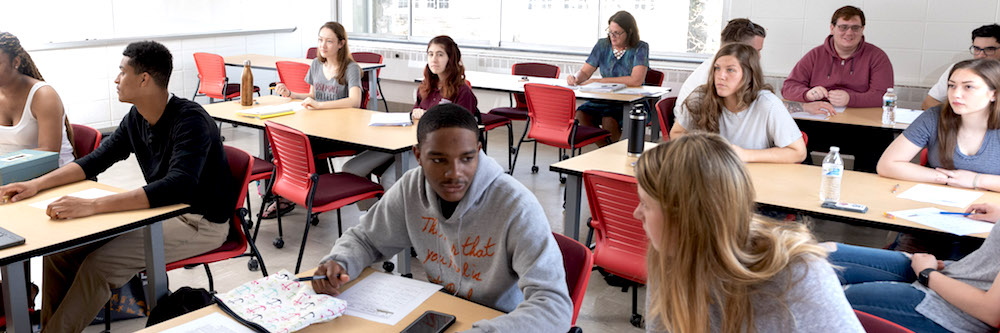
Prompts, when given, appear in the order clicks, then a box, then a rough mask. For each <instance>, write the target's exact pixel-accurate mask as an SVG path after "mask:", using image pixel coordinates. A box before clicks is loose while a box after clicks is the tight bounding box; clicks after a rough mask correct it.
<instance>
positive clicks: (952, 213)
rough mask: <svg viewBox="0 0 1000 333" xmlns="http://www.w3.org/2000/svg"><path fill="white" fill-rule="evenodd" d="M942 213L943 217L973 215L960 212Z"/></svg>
mask: <svg viewBox="0 0 1000 333" xmlns="http://www.w3.org/2000/svg"><path fill="white" fill-rule="evenodd" d="M940 213H941V215H962V216H969V215H972V213H959V212H940Z"/></svg>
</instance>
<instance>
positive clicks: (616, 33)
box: [604, 28, 627, 38]
mask: <svg viewBox="0 0 1000 333" xmlns="http://www.w3.org/2000/svg"><path fill="white" fill-rule="evenodd" d="M604 31H607V32H608V36H611V37H615V38H618V37H621V36H625V34H626V33H627V32H624V31H611V29H610V28H608V29H604Z"/></svg>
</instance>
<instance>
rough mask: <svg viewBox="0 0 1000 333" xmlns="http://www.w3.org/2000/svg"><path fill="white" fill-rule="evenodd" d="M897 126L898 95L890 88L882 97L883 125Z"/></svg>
mask: <svg viewBox="0 0 1000 333" xmlns="http://www.w3.org/2000/svg"><path fill="white" fill-rule="evenodd" d="M895 124H896V93H895V92H893V91H892V88H889V89H887V90H886V91H885V95H882V125H895Z"/></svg>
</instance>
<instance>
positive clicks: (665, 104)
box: [656, 97, 677, 141]
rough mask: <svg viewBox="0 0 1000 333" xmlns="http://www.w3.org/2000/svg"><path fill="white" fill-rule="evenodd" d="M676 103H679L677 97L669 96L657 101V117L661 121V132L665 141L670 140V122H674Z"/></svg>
mask: <svg viewBox="0 0 1000 333" xmlns="http://www.w3.org/2000/svg"><path fill="white" fill-rule="evenodd" d="M675 104H677V97H667V98H664V99H661V100H660V101H659V102H656V115H657V117H656V118H657V119H658V120H659V121H660V133H661V134H663V141H667V140H670V123H673V122H674V105H675Z"/></svg>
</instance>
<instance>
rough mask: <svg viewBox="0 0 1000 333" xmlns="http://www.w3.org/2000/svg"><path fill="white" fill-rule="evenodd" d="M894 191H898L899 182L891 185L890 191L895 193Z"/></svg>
mask: <svg viewBox="0 0 1000 333" xmlns="http://www.w3.org/2000/svg"><path fill="white" fill-rule="evenodd" d="M896 191H899V184H896V186H893V187H892V193H896Z"/></svg>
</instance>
